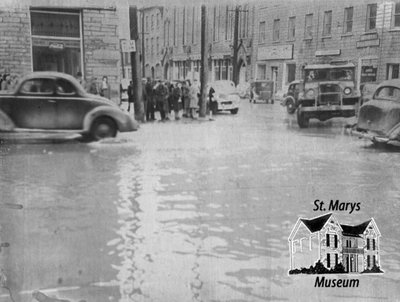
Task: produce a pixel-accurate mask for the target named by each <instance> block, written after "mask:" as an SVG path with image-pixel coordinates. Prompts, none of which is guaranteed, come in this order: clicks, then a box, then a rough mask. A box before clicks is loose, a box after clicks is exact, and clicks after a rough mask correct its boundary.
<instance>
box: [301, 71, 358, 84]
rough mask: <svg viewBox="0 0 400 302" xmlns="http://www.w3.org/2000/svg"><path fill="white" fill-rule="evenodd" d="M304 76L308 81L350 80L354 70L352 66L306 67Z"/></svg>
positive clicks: (352, 77)
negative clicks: (330, 67)
mask: <svg viewBox="0 0 400 302" xmlns="http://www.w3.org/2000/svg"><path fill="white" fill-rule="evenodd" d="M305 78H306V80H307V81H308V82H312V81H352V80H353V79H354V70H353V69H352V68H332V69H307V70H306V71H305Z"/></svg>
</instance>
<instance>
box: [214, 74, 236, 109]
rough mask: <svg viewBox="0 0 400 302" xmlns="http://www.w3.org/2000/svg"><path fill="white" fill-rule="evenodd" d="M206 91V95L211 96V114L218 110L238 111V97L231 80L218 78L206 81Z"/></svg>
mask: <svg viewBox="0 0 400 302" xmlns="http://www.w3.org/2000/svg"><path fill="white" fill-rule="evenodd" d="M207 92H208V96H209V97H211V104H210V109H211V111H212V113H213V114H215V113H217V112H219V111H230V113H232V114H237V113H238V111H239V104H240V97H239V93H238V91H237V89H236V87H235V84H234V83H233V82H232V81H229V80H218V81H214V82H211V83H208V85H207Z"/></svg>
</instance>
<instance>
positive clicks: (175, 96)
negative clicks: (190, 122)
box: [171, 83, 182, 120]
mask: <svg viewBox="0 0 400 302" xmlns="http://www.w3.org/2000/svg"><path fill="white" fill-rule="evenodd" d="M181 97H182V89H181V84H180V83H176V85H175V87H173V88H172V93H171V100H172V106H173V108H174V113H175V119H176V120H179V119H180V116H179V111H180V110H181V109H182V98H181Z"/></svg>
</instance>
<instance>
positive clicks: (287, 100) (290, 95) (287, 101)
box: [281, 80, 303, 114]
mask: <svg viewBox="0 0 400 302" xmlns="http://www.w3.org/2000/svg"><path fill="white" fill-rule="evenodd" d="M301 91H303V81H301V80H295V81H293V82H291V83H290V84H289V87H288V91H287V92H286V93H285V94H284V95H283V99H282V102H281V105H282V106H283V107H286V111H287V112H288V113H289V114H293V113H295V111H296V109H297V107H298V100H299V94H300V92H301Z"/></svg>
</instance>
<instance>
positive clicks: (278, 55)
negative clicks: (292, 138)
mask: <svg viewBox="0 0 400 302" xmlns="http://www.w3.org/2000/svg"><path fill="white" fill-rule="evenodd" d="M257 58H258V60H282V59H293V44H287V45H274V46H265V47H260V48H259V49H258V56H257Z"/></svg>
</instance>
